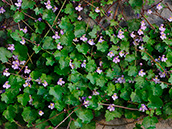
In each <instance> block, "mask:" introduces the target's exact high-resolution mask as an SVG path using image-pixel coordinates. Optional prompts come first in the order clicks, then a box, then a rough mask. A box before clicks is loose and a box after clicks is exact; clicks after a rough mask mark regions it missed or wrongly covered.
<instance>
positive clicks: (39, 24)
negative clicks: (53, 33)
mask: <svg viewBox="0 0 172 129" xmlns="http://www.w3.org/2000/svg"><path fill="white" fill-rule="evenodd" d="M34 27H35V28H36V30H35V32H36V33H39V34H42V32H43V30H44V29H45V27H46V24H45V23H44V22H39V21H37V22H36V23H34Z"/></svg>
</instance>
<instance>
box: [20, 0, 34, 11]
mask: <svg viewBox="0 0 172 129" xmlns="http://www.w3.org/2000/svg"><path fill="white" fill-rule="evenodd" d="M35 4H36V3H35V2H34V1H32V0H23V1H22V5H21V8H22V9H28V8H30V9H33V7H34V5H35Z"/></svg>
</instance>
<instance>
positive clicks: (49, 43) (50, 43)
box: [42, 36, 56, 50]
mask: <svg viewBox="0 0 172 129" xmlns="http://www.w3.org/2000/svg"><path fill="white" fill-rule="evenodd" d="M42 47H43V48H44V49H50V50H53V49H55V48H56V46H55V45H54V43H53V39H52V38H51V37H49V36H47V37H46V38H45V39H44V41H43V46H42Z"/></svg>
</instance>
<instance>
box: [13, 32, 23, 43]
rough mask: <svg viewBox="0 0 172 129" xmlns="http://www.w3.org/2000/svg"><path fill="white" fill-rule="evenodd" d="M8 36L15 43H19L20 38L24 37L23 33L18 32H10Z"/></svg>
mask: <svg viewBox="0 0 172 129" xmlns="http://www.w3.org/2000/svg"><path fill="white" fill-rule="evenodd" d="M10 36H11V37H12V38H13V39H14V40H15V41H19V42H20V41H21V37H23V36H24V33H23V32H22V31H19V30H15V32H11V34H10Z"/></svg>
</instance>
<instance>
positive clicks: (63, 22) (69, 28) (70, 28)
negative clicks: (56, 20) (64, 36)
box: [59, 17, 74, 39]
mask: <svg viewBox="0 0 172 129" xmlns="http://www.w3.org/2000/svg"><path fill="white" fill-rule="evenodd" d="M59 26H60V28H61V29H63V30H64V32H66V31H68V32H71V31H73V29H74V26H73V25H72V24H71V23H70V21H69V18H67V17H62V19H61V22H60V25H59ZM73 39H74V38H73Z"/></svg>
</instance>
